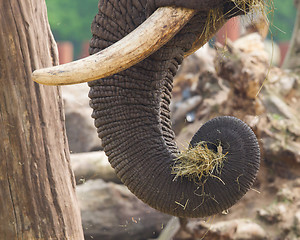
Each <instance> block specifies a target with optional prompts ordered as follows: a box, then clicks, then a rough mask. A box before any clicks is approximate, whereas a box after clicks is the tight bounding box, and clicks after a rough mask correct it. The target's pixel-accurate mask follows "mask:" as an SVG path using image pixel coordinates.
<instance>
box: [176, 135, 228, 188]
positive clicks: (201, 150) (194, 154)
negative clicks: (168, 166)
mask: <svg viewBox="0 0 300 240" xmlns="http://www.w3.org/2000/svg"><path fill="white" fill-rule="evenodd" d="M216 148H217V151H216V152H215V151H214V150H212V149H209V148H208V146H207V142H205V141H202V142H199V143H198V144H197V145H196V146H195V147H192V148H189V149H187V150H185V151H182V152H181V153H180V154H179V155H178V157H177V158H176V159H175V160H174V161H175V163H174V165H173V166H172V174H174V175H175V178H174V180H176V179H177V178H178V177H187V178H188V179H189V180H191V181H194V182H195V183H199V184H201V182H202V183H203V182H204V181H205V180H203V179H207V178H208V177H214V178H217V179H219V180H220V181H221V182H223V181H222V180H221V178H220V177H219V176H220V175H221V171H222V168H223V166H224V161H225V160H226V154H227V153H225V154H223V153H222V146H221V144H219V145H217V146H216Z"/></svg>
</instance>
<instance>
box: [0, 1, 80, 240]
mask: <svg viewBox="0 0 300 240" xmlns="http://www.w3.org/2000/svg"><path fill="white" fill-rule="evenodd" d="M0 22H1V28H0V238H1V239H72V240H73V239H83V233H82V227H81V218H80V211H79V207H78V203H77V200H76V195H75V181H74V176H73V173H72V170H71V168H70V157H69V150H68V144H67V140H66V133H65V127H64V115H63V108H62V100H61V96H60V90H59V88H57V87H45V86H41V85H38V84H36V83H33V82H32V80H31V77H30V76H31V72H32V70H34V69H37V68H42V67H48V66H51V65H56V64H57V63H58V60H57V59H58V58H57V49H56V44H55V41H54V39H53V36H52V34H51V31H50V28H49V24H48V19H47V11H46V5H45V2H44V0H8V1H7V0H3V1H0Z"/></svg>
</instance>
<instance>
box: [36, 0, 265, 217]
mask: <svg viewBox="0 0 300 240" xmlns="http://www.w3.org/2000/svg"><path fill="white" fill-rule="evenodd" d="M251 3H253V0H252V1H251V0H245V1H242V0H240V1H237V0H99V4H98V8H99V12H98V14H97V15H96V16H95V18H94V20H93V22H92V27H91V30H92V35H93V36H92V39H91V41H90V49H89V52H90V54H91V55H92V56H94V55H97V54H99V55H98V56H100V57H102V55H104V53H105V52H104V51H106V49H109V48H110V47H111V46H114V45H116V44H118V42H120V40H121V39H125V37H126V36H127V35H128V34H130V33H132V32H134V30H135V29H136V28H137V27H138V26H140V25H141V24H143V23H144V22H145V21H147V20H148V19H149V18H150V17H152V16H153V15H154V14H155V13H156V12H157V11H158V10H159V9H163V8H165V7H171V8H172V9H173V10H172V11H177V10H178V9H189V13H190V12H191V11H192V10H193V12H192V14H191V15H190V17H189V19H188V20H187V21H186V22H185V23H184V24H183V26H180V27H179V29H178V31H176V32H175V33H174V34H173V36H172V37H171V38H170V39H168V40H167V41H166V42H164V43H163V44H162V45H163V46H160V47H159V49H157V50H155V51H152V52H151V53H147V54H146V55H145V57H144V59H143V60H140V59H139V60H137V61H136V62H134V63H132V64H131V65H132V66H130V67H128V66H126V67H124V68H123V67H122V68H121V67H120V71H117V70H116V71H108V72H109V73H108V74H106V75H97V76H93V77H92V81H89V82H88V85H89V87H90V92H89V97H90V106H91V107H92V108H93V113H92V117H93V118H94V120H95V126H96V128H97V132H98V135H99V137H100V138H101V139H102V144H103V148H104V151H105V153H106V155H107V156H108V159H109V161H110V164H111V166H112V167H113V168H114V169H115V171H116V174H117V175H118V177H119V178H120V179H121V181H122V182H123V183H124V184H125V185H126V186H127V187H128V188H129V190H130V191H131V192H133V193H134V194H135V195H136V196H137V197H138V198H139V199H141V200H142V201H144V202H145V203H146V204H148V205H149V206H151V207H153V208H155V209H157V210H159V211H161V212H164V213H167V214H170V215H174V216H178V217H184V218H187V217H189V218H196V217H205V216H210V215H214V214H217V213H220V212H222V211H224V210H227V209H228V208H230V207H231V206H232V205H234V204H235V203H236V202H237V201H238V200H239V199H241V198H242V196H244V194H245V193H246V192H247V191H248V190H249V189H250V188H251V186H252V184H253V182H254V180H255V178H256V175H257V172H258V169H259V164H260V149H259V144H258V141H257V139H256V136H255V134H254V133H253V131H252V130H251V128H250V127H249V126H247V125H246V124H245V123H244V122H242V121H241V120H239V119H237V118H235V117H232V116H223V117H217V118H214V119H212V120H210V121H208V122H207V123H205V124H204V125H203V126H201V128H200V129H199V131H198V132H197V133H196V134H195V135H194V137H193V138H192V140H191V143H190V146H191V147H196V146H197V144H198V143H199V142H201V141H205V142H207V143H208V145H207V146H208V148H209V149H210V150H211V151H214V152H217V151H219V150H220V151H221V153H223V154H224V155H226V160H225V161H224V165H223V167H222V171H221V173H220V175H218V177H212V176H208V177H207V176H206V177H203V176H202V177H200V178H199V179H198V180H196V181H194V180H191V179H190V178H188V177H185V176H180V177H175V176H174V173H173V172H172V167H173V166H174V165H176V159H178V155H179V154H180V151H179V150H178V147H177V146H176V143H175V141H174V139H175V135H174V132H173V131H172V128H171V121H170V110H169V104H170V101H171V92H172V81H173V78H174V76H175V74H176V72H177V69H178V67H179V66H180V64H181V63H182V61H183V59H184V57H185V56H186V55H188V54H190V52H191V51H194V48H198V47H199V46H201V45H202V44H203V43H204V42H206V41H208V40H209V39H208V38H207V37H206V36H205V37H203V35H204V32H205V29H206V28H207V19H208V18H209V16H210V14H211V10H214V11H216V12H218V13H220V14H219V16H220V19H217V21H216V22H215V23H213V24H211V26H210V28H209V34H210V36H211V35H212V34H214V33H215V32H216V31H217V30H218V28H220V27H221V26H222V25H223V24H224V23H225V22H226V20H228V19H230V18H231V17H233V16H238V15H241V14H246V13H247V12H248V11H249V10H250V9H251ZM239 4H241V5H239ZM242 5H243V7H241V6H242ZM178 11H179V10H178ZM172 14H173V13H172ZM172 14H171V16H172ZM162 15H164V14H162ZM183 16H185V15H182V17H180V18H183ZM174 18H175V15H174ZM164 21H165V20H163V21H159V20H158V21H157V23H156V24H161V26H162V27H160V28H164V27H165V25H164V24H165V23H164ZM166 24H167V23H166ZM154 26H155V24H154ZM146 30H149V29H147V28H146ZM152 35H153V36H154V35H155V34H152ZM152 35H151V34H149V35H147V37H144V38H145V41H146V40H147V38H150V37H152ZM141 39H143V37H141ZM199 39H200V40H199ZM126 41H127V45H129V47H134V46H132V45H134V44H135V43H131V42H128V40H126ZM158 42H159V40H158ZM137 50H139V48H138V49H137ZM127 54H128V55H129V54H131V51H128V53H127V52H126V54H124V53H123V52H121V51H120V52H114V53H113V54H112V55H111V56H110V57H108V58H106V61H110V59H111V58H112V57H113V56H115V58H114V61H117V60H118V58H121V57H123V55H127ZM92 56H91V57H92ZM125 57H126V56H125ZM106 61H102V62H101V63H99V62H97V61H96V60H94V59H93V60H91V62H95V64H96V65H101V64H103V65H104V64H105V62H106ZM120 61H123V60H120ZM130 61H131V60H130ZM110 65H114V64H110ZM74 68H77V67H74ZM87 68H88V67H86V66H85V67H81V70H82V71H86V69H87ZM116 68H118V67H116ZM57 69H58V68H57ZM81 70H80V71H81ZM51 71H52V72H51ZM53 71H54V70H48V72H49V76H50V77H49V81H54V78H56V77H57V76H58V75H60V74H64V73H65V72H67V71H66V70H57V71H56V72H55V73H54V72H53ZM72 71H73V70H72ZM92 71H93V70H92ZM95 71H96V70H95ZM74 75H77V74H73V75H72V77H71V79H72V78H73V77H76V76H74ZM103 76H104V77H103ZM33 77H34V79H35V81H37V82H41V83H43V81H42V80H39V76H38V72H36V73H34V74H33ZM97 78H98V79H97ZM78 81H85V80H78ZM45 84H47V83H45ZM48 84H49V83H48ZM53 84H57V85H60V84H64V83H63V82H60V80H58V81H56V82H54V83H53ZM68 84H69V83H68ZM219 147H221V148H219Z"/></svg>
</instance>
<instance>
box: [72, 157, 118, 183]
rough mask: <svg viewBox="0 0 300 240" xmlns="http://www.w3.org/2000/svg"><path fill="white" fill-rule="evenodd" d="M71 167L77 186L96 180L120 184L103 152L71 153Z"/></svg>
mask: <svg viewBox="0 0 300 240" xmlns="http://www.w3.org/2000/svg"><path fill="white" fill-rule="evenodd" d="M71 165H72V169H73V171H74V174H75V179H76V183H77V184H82V183H84V182H86V181H87V180H89V179H98V178H101V179H102V180H104V181H106V182H109V181H111V182H115V183H121V181H120V179H119V178H118V177H117V175H116V173H115V170H114V169H113V168H112V167H111V166H110V163H109V162H108V159H107V156H106V155H105V153H104V152H89V153H73V154H71Z"/></svg>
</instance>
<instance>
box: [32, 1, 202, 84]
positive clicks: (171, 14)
mask: <svg viewBox="0 0 300 240" xmlns="http://www.w3.org/2000/svg"><path fill="white" fill-rule="evenodd" d="M195 13H196V10H191V9H186V8H175V7H161V8H159V9H157V10H156V11H155V12H154V13H153V14H152V15H151V16H150V17H149V18H148V19H147V20H146V21H145V22H144V23H142V24H141V25H140V26H139V27H138V28H136V29H135V30H134V31H132V32H131V33H130V34H128V35H127V36H125V37H124V38H123V39H121V40H120V41H118V42H116V43H115V44H113V45H112V46H110V47H108V48H106V49H104V50H102V51H100V52H98V53H95V54H94V55H91V56H89V57H86V58H83V59H80V60H77V61H74V62H71V63H67V64H62V65H58V66H54V67H49V68H43V69H38V70H35V71H34V72H33V73H32V79H33V81H35V82H37V83H41V84H45V85H69V84H77V83H83V82H90V81H93V80H96V79H99V78H104V77H108V76H111V75H113V74H115V73H118V72H120V71H122V70H125V69H127V68H129V67H131V66H133V65H135V64H137V63H138V62H140V61H142V60H143V59H145V58H146V57H148V56H149V55H151V54H152V53H153V52H155V51H156V50H158V49H159V48H160V47H162V46H163V45H164V44H165V43H167V42H168V41H169V40H170V39H171V38H172V37H173V36H174V35H175V34H176V33H177V32H178V31H179V30H180V29H181V28H182V27H183V26H184V25H185V24H186V23H187V22H188V21H189V20H190V19H191V18H192V17H193V16H194V14H195Z"/></svg>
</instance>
